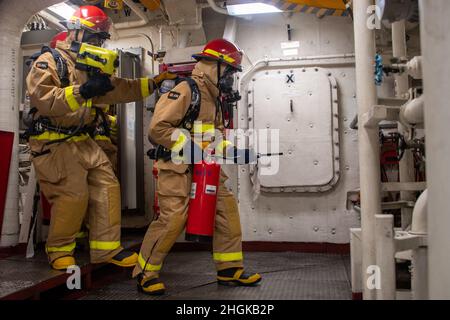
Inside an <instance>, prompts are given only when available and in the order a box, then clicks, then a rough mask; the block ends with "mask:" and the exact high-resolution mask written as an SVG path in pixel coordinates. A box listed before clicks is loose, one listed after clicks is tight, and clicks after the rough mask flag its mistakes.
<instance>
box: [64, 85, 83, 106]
mask: <svg viewBox="0 0 450 320" xmlns="http://www.w3.org/2000/svg"><path fill="white" fill-rule="evenodd" d="M64 94H65V97H66V101H67V104H68V105H69V107H70V110H72V111H77V110H78V109H79V108H80V104H79V103H78V101H77V99H76V98H75V96H74V94H73V86H70V87H66V88H65V89H64Z"/></svg>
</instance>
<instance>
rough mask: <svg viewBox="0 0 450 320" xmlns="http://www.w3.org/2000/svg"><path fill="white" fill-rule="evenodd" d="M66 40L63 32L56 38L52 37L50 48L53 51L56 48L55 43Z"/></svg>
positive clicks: (65, 33) (65, 34) (65, 32)
mask: <svg viewBox="0 0 450 320" xmlns="http://www.w3.org/2000/svg"><path fill="white" fill-rule="evenodd" d="M66 38H67V31H63V32H60V33H58V34H57V35H56V36H54V37H53V39H52V40H51V41H50V48H53V49H55V48H56V42H58V41H64V40H66Z"/></svg>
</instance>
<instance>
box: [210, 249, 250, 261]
mask: <svg viewBox="0 0 450 320" xmlns="http://www.w3.org/2000/svg"><path fill="white" fill-rule="evenodd" d="M213 258H214V260H216V261H222V262H229V261H240V260H244V255H243V254H242V251H240V252H230V253H219V252H214V253H213Z"/></svg>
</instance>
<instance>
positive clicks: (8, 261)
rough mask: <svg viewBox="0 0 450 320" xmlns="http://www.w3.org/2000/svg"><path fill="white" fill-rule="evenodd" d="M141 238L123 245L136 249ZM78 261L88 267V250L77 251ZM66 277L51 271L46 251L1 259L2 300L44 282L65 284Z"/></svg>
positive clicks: (126, 240) (123, 242) (64, 274)
mask: <svg viewBox="0 0 450 320" xmlns="http://www.w3.org/2000/svg"><path fill="white" fill-rule="evenodd" d="M141 238H142V237H139V238H136V237H133V236H131V237H123V239H122V245H123V246H124V247H125V248H130V247H134V246H136V245H139V244H140V241H141ZM76 260H77V263H78V265H79V266H80V267H85V266H87V265H88V264H89V254H88V252H87V250H78V249H77V250H76ZM65 276H66V273H65V272H62V271H56V270H53V269H51V267H50V266H49V263H48V260H47V255H46V254H45V252H44V250H38V251H37V252H36V254H35V256H34V257H33V258H30V259H27V258H26V257H25V256H24V255H18V256H11V257H8V258H4V259H0V299H3V298H7V297H8V296H9V295H12V294H16V293H19V292H22V291H23V290H29V289H30V288H32V287H35V286H37V285H40V284H42V283H44V282H48V281H52V282H55V281H56V283H59V282H62V283H64V282H65V278H63V277H65Z"/></svg>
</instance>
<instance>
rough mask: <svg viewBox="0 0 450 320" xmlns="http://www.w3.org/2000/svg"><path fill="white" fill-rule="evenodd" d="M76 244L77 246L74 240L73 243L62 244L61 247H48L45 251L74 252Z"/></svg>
mask: <svg viewBox="0 0 450 320" xmlns="http://www.w3.org/2000/svg"><path fill="white" fill-rule="evenodd" d="M75 246H76V243H75V242H73V243H71V244H68V245H66V246H61V247H46V248H45V251H46V252H47V253H50V252H72V251H73V250H75Z"/></svg>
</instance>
